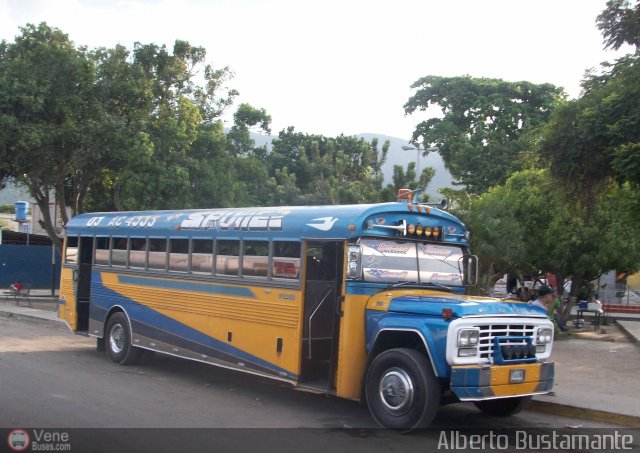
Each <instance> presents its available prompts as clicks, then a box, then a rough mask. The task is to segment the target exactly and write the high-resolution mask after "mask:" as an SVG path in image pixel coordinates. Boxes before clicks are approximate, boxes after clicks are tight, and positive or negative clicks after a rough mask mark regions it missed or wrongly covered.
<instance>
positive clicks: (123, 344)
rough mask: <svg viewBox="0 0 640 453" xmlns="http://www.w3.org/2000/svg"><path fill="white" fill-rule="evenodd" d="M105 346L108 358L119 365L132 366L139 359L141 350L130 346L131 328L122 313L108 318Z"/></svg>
mask: <svg viewBox="0 0 640 453" xmlns="http://www.w3.org/2000/svg"><path fill="white" fill-rule="evenodd" d="M105 346H106V348H107V354H108V355H109V358H111V360H113V361H114V362H116V363H118V364H120V365H133V364H134V363H136V362H137V361H138V359H139V358H140V352H141V349H139V348H136V347H135V346H133V345H132V344H131V326H130V325H129V321H128V320H127V317H126V316H125V315H124V314H123V313H121V312H118V313H114V314H113V315H111V317H110V318H109V321H108V322H107V331H106V341H105Z"/></svg>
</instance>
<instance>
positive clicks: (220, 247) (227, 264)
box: [216, 240, 240, 275]
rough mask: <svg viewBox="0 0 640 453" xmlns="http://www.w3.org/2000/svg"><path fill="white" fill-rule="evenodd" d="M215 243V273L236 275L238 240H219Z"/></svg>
mask: <svg viewBox="0 0 640 453" xmlns="http://www.w3.org/2000/svg"><path fill="white" fill-rule="evenodd" d="M216 244H217V245H216V274H222V275H238V270H239V263H240V241H228V240H221V241H217V243H216Z"/></svg>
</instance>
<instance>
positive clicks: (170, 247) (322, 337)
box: [59, 195, 554, 429]
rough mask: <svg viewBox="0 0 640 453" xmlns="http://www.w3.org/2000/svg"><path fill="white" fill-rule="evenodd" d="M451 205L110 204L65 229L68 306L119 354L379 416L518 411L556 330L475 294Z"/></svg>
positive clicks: (63, 302) (63, 309) (462, 233)
mask: <svg viewBox="0 0 640 453" xmlns="http://www.w3.org/2000/svg"><path fill="white" fill-rule="evenodd" d="M468 237H469V234H468V231H467V230H466V228H465V226H464V224H463V223H461V222H460V221H459V220H458V219H457V218H455V217H454V216H452V215H450V214H449V213H447V212H445V211H443V210H441V209H437V208H435V207H433V206H429V205H426V204H421V203H417V202H415V201H414V200H411V199H410V195H409V198H407V199H402V200H400V201H398V202H392V203H381V204H364V205H345V206H304V207H300V206H293V207H271V208H266V207H257V208H238V209H208V210H174V211H144V212H104V213H91V214H82V215H79V216H77V217H75V218H73V219H71V220H70V222H69V223H68V225H67V226H66V233H65V241H64V253H63V256H64V262H63V268H62V275H61V284H60V300H59V317H60V318H62V319H63V320H65V321H66V322H67V324H68V325H69V327H70V329H71V330H72V331H73V332H76V333H78V334H84V335H89V336H93V337H96V338H97V347H98V349H99V350H103V351H104V350H106V353H107V355H108V356H109V357H110V358H111V360H113V361H114V362H116V363H119V364H122V365H127V364H132V363H135V361H136V360H137V359H138V358H139V356H140V354H141V352H143V351H144V350H151V351H156V352H160V353H164V354H170V355H173V356H177V357H182V358H185V359H191V360H197V361H200V362H205V363H209V364H212V365H217V366H221V367H225V368H230V369H234V370H240V371H244V372H248V373H253V374H257V375H260V376H267V377H270V378H273V379H279V380H283V381H286V382H289V383H291V384H293V385H295V386H300V387H306V388H310V389H315V390H317V391H321V392H326V393H328V394H331V395H335V396H338V397H342V398H348V399H351V400H358V401H362V402H366V404H367V406H368V408H369V410H370V412H371V414H372V416H373V418H374V419H375V421H376V422H377V423H378V424H379V425H381V426H384V427H390V428H398V429H413V428H417V427H424V426H427V425H429V424H430V422H431V421H432V419H433V418H434V417H435V415H436V413H437V411H438V408H439V407H440V405H441V404H442V403H446V402H450V401H472V402H474V403H475V404H476V405H477V406H478V407H479V408H480V409H481V410H482V411H484V412H487V413H490V414H494V415H496V414H497V415H508V414H511V413H514V412H516V411H518V410H520V409H521V408H522V407H524V405H525V404H526V403H527V402H528V401H529V400H530V399H531V396H532V395H536V394H543V393H548V392H549V391H550V390H551V388H552V385H553V370H554V368H553V362H551V361H550V360H549V356H550V354H551V346H552V339H553V326H552V323H551V321H550V320H549V319H548V317H547V315H546V313H544V311H543V310H539V309H538V308H536V307H532V306H530V305H527V304H522V303H516V302H509V301H505V300H500V299H495V298H482V297H475V296H469V295H465V293H466V292H467V291H466V290H465V288H466V287H467V286H468V285H470V284H473V283H474V282H473V280H474V277H475V275H474V274H475V271H476V269H477V261H476V260H475V259H474V258H475V257H473V256H472V255H471V254H470V252H469V250H468Z"/></svg>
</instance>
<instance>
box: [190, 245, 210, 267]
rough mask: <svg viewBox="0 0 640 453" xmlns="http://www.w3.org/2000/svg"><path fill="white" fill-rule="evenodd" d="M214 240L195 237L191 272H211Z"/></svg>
mask: <svg viewBox="0 0 640 453" xmlns="http://www.w3.org/2000/svg"><path fill="white" fill-rule="evenodd" d="M212 266H213V240H211V239H194V240H193V252H192V253H191V272H193V273H194V274H211V272H212V270H213V268H212Z"/></svg>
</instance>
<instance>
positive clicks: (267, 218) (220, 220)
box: [180, 210, 289, 231]
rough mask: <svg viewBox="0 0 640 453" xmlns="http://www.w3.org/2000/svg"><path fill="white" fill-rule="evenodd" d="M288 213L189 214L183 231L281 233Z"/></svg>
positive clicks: (226, 212) (182, 227)
mask: <svg viewBox="0 0 640 453" xmlns="http://www.w3.org/2000/svg"><path fill="white" fill-rule="evenodd" d="M288 213H289V212H288V211H286V210H285V211H275V210H268V211H265V210H258V211H222V212H220V211H210V212H207V211H205V212H195V213H192V214H189V217H187V218H186V219H185V220H183V221H182V222H181V223H180V229H181V230H217V231H229V230H241V231H281V230H282V229H283V220H284V218H285V217H286V216H287V214H288Z"/></svg>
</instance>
